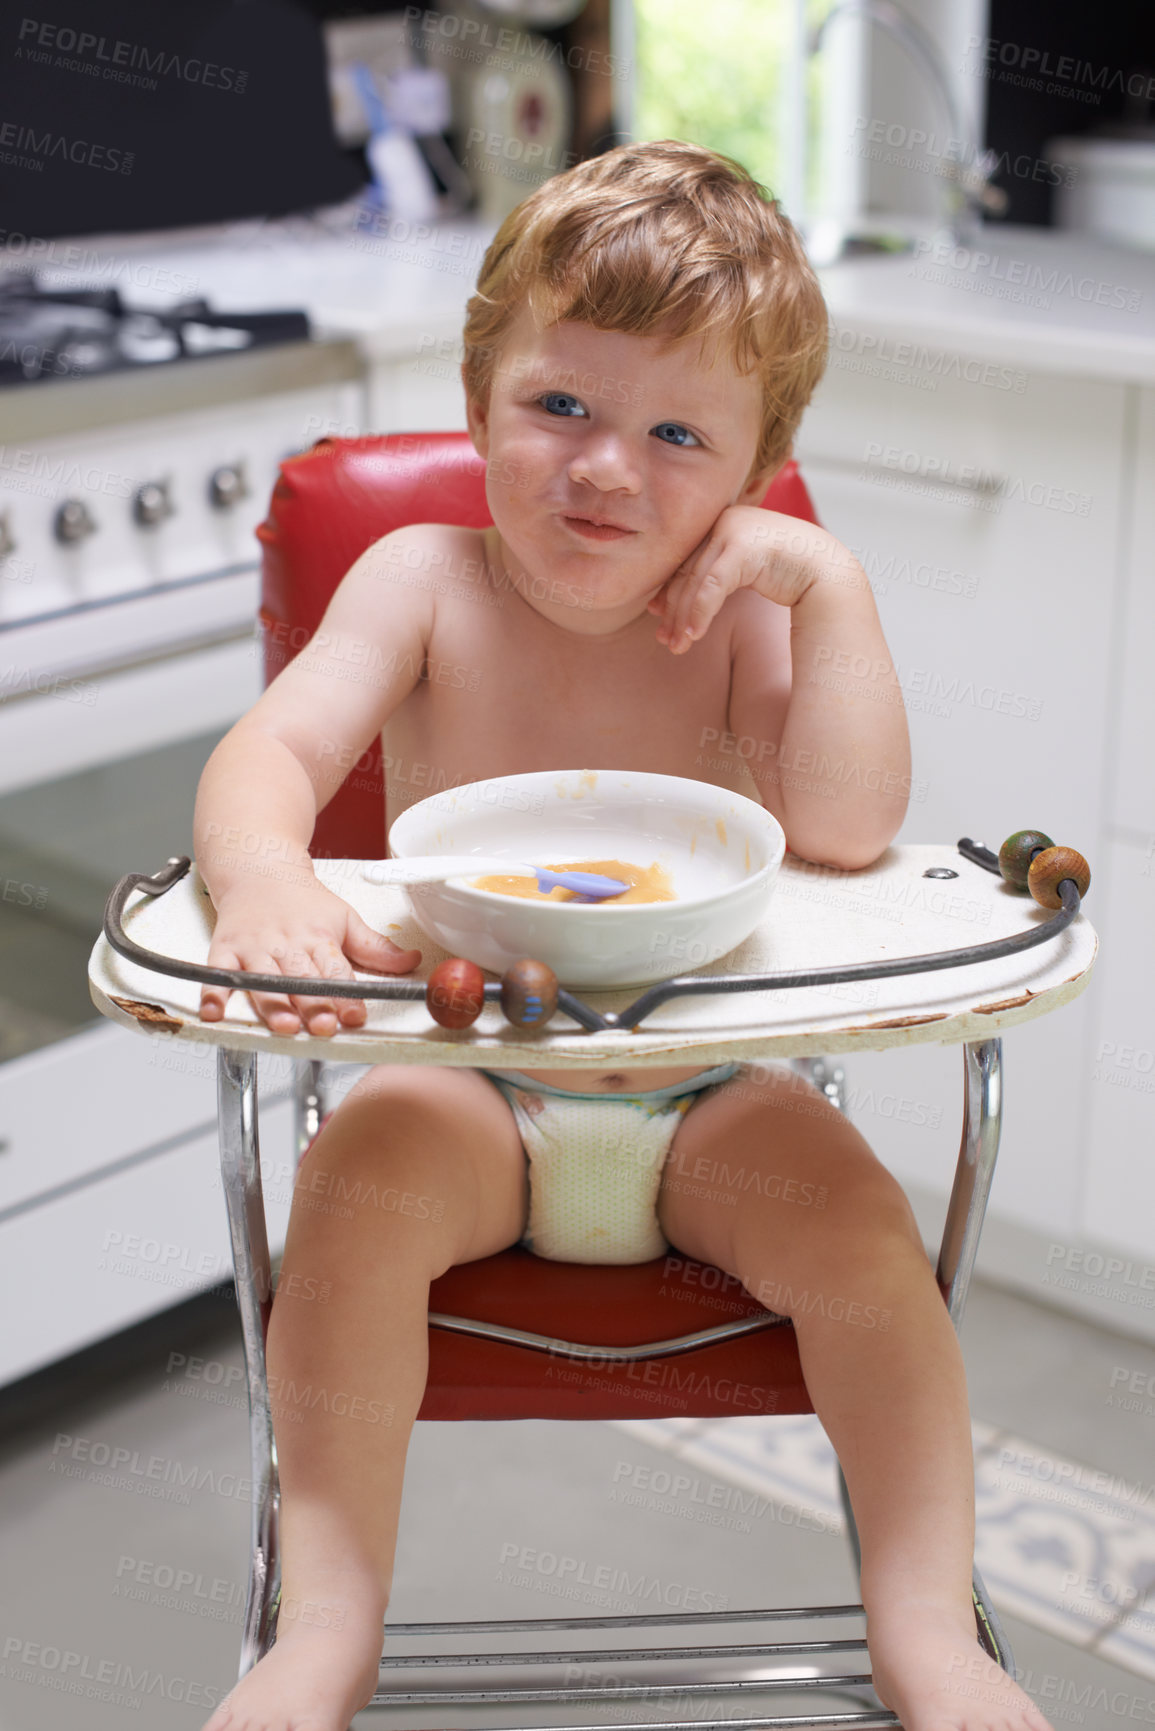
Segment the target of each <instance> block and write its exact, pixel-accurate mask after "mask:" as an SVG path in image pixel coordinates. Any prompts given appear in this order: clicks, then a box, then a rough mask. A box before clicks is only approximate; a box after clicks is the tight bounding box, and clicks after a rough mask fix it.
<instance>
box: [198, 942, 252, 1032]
mask: <svg viewBox="0 0 1155 1731" xmlns="http://www.w3.org/2000/svg"><path fill="white" fill-rule="evenodd" d="M208 965H209V967H210V968H239V967H240V965H241V964H240V962H239V961H238V960H237V958H236V955H235V954H234V953H233V951H232V950H226V949H221V948H218V947H216V946H215V945H214V946H213V947H212V948H210V950H209V960H208ZM233 990H234V988H233V987H232V986H202V987H201V1001H200V1008H199V1010H198V1012H197V1013H198V1015H199V1016H200V1018H201V1021H202V1022H219V1021H220V1019H221V1017H222V1016H223V1015H224V1013H225V1010H226V1008H227V1007H228V1002H229V999H230V998H231V997H232V995H233Z"/></svg>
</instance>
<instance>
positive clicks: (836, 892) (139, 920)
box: [89, 844, 1098, 1070]
mask: <svg viewBox="0 0 1155 1731" xmlns="http://www.w3.org/2000/svg"><path fill="white" fill-rule="evenodd" d="M315 865H316V872H317V877H318V878H319V880H320V881H321V882H322V883H323V884H325V885H326V887H327V888H329V889H332V890H334V891H335V892H336V893H337V894H338V895H340V896H342V897H343V898H344V899H345V900H346V901H347V902H349V903H350V904H351V905H352V906H353V907H354V908H356V910H357V912H358V913H359V914H361V916H362V918H364V919H365V920H366V921H367V922H368V923H369V924H370V925H371V926H372V927H373V928H374V929H375V930H377V931H382V932H386V933H387V934H388V935H389V936H390V937H391V938H393V939H394V941H395V942H396V943H397V944H398V945H399V946H400V947H401V948H402V949H410V948H419V949H420V950H421V952H422V959H421V963H420V965H419V967H418V968H417V969H415V970H414V972H413V973H411V974H402V975H398V976H397V978H399V979H402V980H415V981H422V982H423V981H425V980H427V979H428V978H429V975H430V973H431V972H432V970H433V969H434V968H435V967H436V966H437V964H438V962H441V961H444V960H445V959H446V956H447V955H448V954H449V952H448V951H446V950H444V949H442V948H441V946H440V945H439V944H436V943H434V942H433V941H432V940H431V939H430V938H428V937H427V936H426V935H425V933H424V932H423V931H422V930H421V928H420V927H419V926H418V924H417V922H416V921H415V920H414V918H413V916H412V914H411V913H410V912H409V909H408V906H407V904H406V902H405V897H404V892H403V891H402V890H400V889H398V888H395V887H389V886H384V885H375V884H370V883H366V881H365V880H364V878H363V877H362V876H361V862H360V861H352V860H318V861H316V862H315ZM931 866H949V867H950V868H951V869H952V870H953V871H956V872H957V873H958V876H957V878H927V877H924V876H923V873H924V872H925V871H926V870H927V869H928V867H931ZM153 869H155V868H153ZM1054 917H1055V916H1054V915H1053V914H1051V913H1049V912H1048V911H1047V910H1046V909H1044V908H1041V907H1039V905H1038V903H1037V902H1035V901H1034V900H1033V898H1032V897H1031V896H1029V895H1027V894H1026V893H1025V892H1023V893H1019V892H1017V891H1015V890H1012V889H1010V888H1009V887H1008V886H1007V885H1006V884H1005V883H1004V882H1003V880H1002V878H1001V877H998V876H996V875H995V874H994V873H992V872H989V871H987V870H986V869H985V868H984V867H982V866H979V865H976V864H974V863H973V861H971V860H968V859H966V858H965V857H964V856H963V855H962V854H960V853H959V851H958V849H957V847H955V846H954V845H953V844H944V845H942V846H939V845H937V844H936V845H934V846H930V845H926V844H917V845H916V844H911V845H905V846H897V847H890V848H887V850H886V852H885V853H884V854H882V855H881V857H880V858H879V859H878V860H876V861H875V863H874V865H873V866H869V867H867V868H865V869H864V870H861V871H855V872H844V871H838V870H835V869H833V868H828V867H823V866H814V865H810V864H808V863H807V862H805V861H803V860H799V859H797V858H795V857H794V856H793V855H789V854H788V855H787V857H786V859H785V860H784V862H783V864H782V868H781V872H780V874H779V877H778V880H777V883H776V884H775V886H774V893H773V898H772V900H771V903H770V907H769V911H768V913H767V915H766V918H765V919H764V920H763V921H762V923H761V924H760V925H759V926H758V927H757V929H756V930H755V931H754V932H753V933H752V934H751V935H750V937H749V938H747V939H746V941H745V942H744V943H743V944H740V945H739V946H738V948H737V949H735V950H732V951H731V952H730V954H729V955H727V956H724V957H722V959H721V960H720V961H716V962H713V963H710V964H707V965H705V966H702V967H697V966H696V965H695V961H694V958H693V956H691V955H687V956H684V957H682V956H673V957H671V977H673V976H674V975H675V974H677V975H686V974H695V975H698V976H700V977H703V978H705V977H709V976H710V975H711V974H769V973H781V972H787V971H791V970H795V969H797V970H801V969H803V968H822V967H835V966H845V965H847V964H850V963H855V962H866V961H871V960H874V961H879V962H882V961H889V960H894V959H897V958H899V957H902V956H915V955H924V954H928V953H930V952H932V951H939V950H950V949H965V948H967V947H969V946H970V945H972V944H978V943H984V942H987V941H989V940H992V939H995V938H1001V937H1010V936H1012V935H1013V934H1015V933H1017V932H1023V931H1026V930H1028V929H1029V928H1030V927H1032V926H1036V925H1038V924H1040V923H1042V922H1045V921H1047V920H1050V919H1052V918H1054ZM215 918H216V914H215V910H214V908H213V905H212V901H211V899H210V897H209V894H208V890H207V888H206V887H205V885H204V883H203V881H202V879H201V876H200V873H199V872H198V871H197V868H196V864H195V862H194V863H193V864H192V865H191V866H190V868H189V870H188V872H187V873H186V874H185V876H184V877H183V878H182V879H181V880H180V881H179V882H178V883H177V884H175V885H174V886H173V887H172V889H170V890H167V891H165V893H164V894H163V895H160V896H149V895H147V894H146V893H145V892H144V891H142V890H134V891H133V893H132V895H131V896H130V897H129V899H128V903H127V906H126V908H125V911H124V919H123V925H124V930H125V932H126V934H127V935H128V936H129V937H130V938H132V939H133V940H134V941H135V942H136V943H138V944H141V945H143V946H144V947H145V948H147V949H150V950H155V951H158V952H159V953H161V954H163V955H165V956H171V957H173V958H174V959H175V960H179V961H186V962H199V963H202V964H204V963H207V961H208V951H209V941H210V936H211V933H212V929H213V924H214V921H215ZM1097 950H1098V939H1097V937H1096V935H1095V931H1094V928H1093V927H1092V926H1091V924H1090V923H1089V922H1088V920H1087V919H1086V917H1085V915H1084V914H1082V913H1081V912H1080V913H1079V914H1078V915H1077V916H1076V917H1075V919H1074V920H1072V921H1071V923H1070V925H1069V926H1068V927H1067V929H1066V930H1065V931H1063V932H1061V933H1060V934H1059V935H1058V936H1057V937H1055V938H1051V939H1047V940H1046V941H1045V942H1043V943H1040V944H1037V945H1035V946H1034V947H1033V948H1031V949H1028V950H1025V951H1020V952H1019V953H1018V954H1015V955H1010V956H1002V957H998V958H996V959H994V960H992V961H984V962H970V963H967V964H966V965H965V966H963V967H956V968H945V969H936V970H934V971H932V972H929V973H927V972H923V973H917V974H900V975H897V976H894V977H891V978H887V979H876V980H856V981H847V982H844V983H842V984H834V985H830V984H827V985H825V986H822V985H819V986H790V987H783V988H779V989H772V990H755V991H744V992H717V993H701V994H697V993H695V994H691V995H688V996H686V997H683V998H675V999H670V1000H668V1001H667V1002H666V1003H664V1004H660V1005H659V1006H658V1007H657V1009H655V1010H653V1011H651V1013H650V1014H649V1015H648V1016H647V1017H646V1019H645V1021H643V1022H642V1023H641V1024H640V1025H639V1027H638V1029H637V1031H636V1032H633V1033H631V1032H629V1031H628V1030H626V1029H622V1028H614V1029H606V1030H598V1031H595V1032H590V1033H586V1032H585V1031H583V1029H581V1028H580V1027H579V1026H578V1025H577V1023H575V1022H573V1021H571V1019H570V1018H569V1017H568V1016H567V1015H565V1014H564V1013H563V1012H562V1011H561V1010H560V1009H559V1010H558V1011H557V1012H556V1013H555V1015H554V1017H553V1019H552V1021H551V1022H549V1024H548V1025H547V1026H546V1027H544V1028H540V1029H537V1030H533V1031H528V1030H526V1029H522V1028H515V1027H513V1026H512V1025H511V1024H510V1023H509V1022H507V1021H506V1020H505V1017H504V1015H503V1014H502V1010H501V1006H500V1004H499V1003H497V1002H489V1001H487V1002H486V1003H485V1005H484V1006H483V1008H482V1011H481V1015H480V1016H479V1017H478V1019H477V1021H476V1022H474V1024H473V1026H472V1027H469V1028H463V1029H460V1030H449V1029H446V1028H442V1027H439V1026H438V1025H437V1023H435V1022H434V1021H433V1019H432V1017H431V1016H430V1014H429V1012H428V1010H427V1009H426V1007H425V1002H424V999H423V998H413V999H407V1000H390V999H378V1000H376V1001H373V1000H369V1001H368V1003H367V1010H368V1016H367V1020H366V1022H365V1023H364V1024H363V1025H362V1027H360V1028H358V1029H356V1030H354V1031H349V1032H346V1031H342V1030H339V1031H338V1032H337V1033H335V1034H333V1035H332V1036H331V1037H320V1036H316V1037H314V1036H312V1035H309V1034H307V1033H306V1032H304V1030H302V1031H301V1032H299V1033H298V1034H295V1035H293V1036H290V1037H287V1038H286V1037H285V1036H278V1035H275V1034H273V1033H271V1032H270V1031H269V1029H268V1028H267V1027H266V1026H265V1024H264V1023H263V1022H262V1021H261V1020H260V1018H259V1017H258V1016H257V1014H256V1012H255V1010H254V1009H253V1008H252V1006H251V1004H250V1003H249V1000H248V998H247V997H246V996H245V994H244V993H242V992H235V993H234V994H233V996H232V997H231V998H230V999H229V1004H228V1011H227V1014H226V1015H225V1016H224V1018H223V1019H222V1020H221V1021H218V1022H203V1021H201V1019H200V1017H199V1015H198V1013H197V1007H198V1005H199V1003H200V996H201V990H202V988H201V985H200V983H199V982H197V981H193V980H180V979H175V978H173V977H171V976H169V975H166V974H161V973H157V972H155V971H153V970H152V969H148V968H144V967H141V966H139V965H137V964H136V963H133V962H129V961H127V960H125V958H124V957H122V956H121V955H119V954H118V953H117V952H116V951H115V950H114V949H113V948H112V947H111V945H110V944H109V943H108V942H107V941H106V939H105V937H104V935H103V933H102V934H101V936H100V937H99V938H98V939H97V941H96V944H95V945H94V947H93V950H92V955H91V958H90V960H89V990H90V992H91V995H92V1000H93V1002H94V1003H95V1005H96V1007H97V1009H99V1010H100V1011H101V1012H102V1013H103V1014H104V1015H106V1016H108V1017H109V1018H110V1020H112V1021H114V1022H120V1023H121V1024H122V1025H123V1026H124V1027H126V1028H133V1029H136V1030H138V1031H139V1032H142V1033H147V1034H152V1035H154V1036H163V1037H166V1038H178V1039H185V1040H197V1041H204V1042H207V1043H210V1044H215V1045H221V1046H229V1047H232V1048H234V1049H238V1050H242V1051H260V1052H279V1053H284V1054H286V1055H287V1056H289V1057H294V1058H305V1057H309V1058H327V1059H328V1060H329V1061H331V1062H334V1063H350V1064H377V1063H396V1064H400V1063H404V1064H464V1065H467V1066H470V1065H471V1066H478V1065H483V1066H486V1067H489V1066H497V1067H500V1068H505V1069H517V1070H525V1069H531V1070H532V1069H535V1068H536V1069H577V1068H596V1067H601V1066H603V1065H605V1066H611V1065H614V1066H618V1067H621V1066H622V1065H624V1064H626V1063H629V1064H631V1065H634V1066H638V1067H643V1066H651V1067H652V1066H661V1065H671V1064H683V1063H696V1064H697V1063H700V1064H702V1065H703V1066H707V1065H711V1064H717V1063H723V1062H727V1061H730V1060H743V1059H754V1058H794V1057H811V1056H814V1055H817V1054H821V1053H826V1054H834V1053H837V1052H852V1051H859V1050H861V1051H881V1050H882V1049H883V1048H885V1047H889V1046H905V1045H916V1044H922V1043H925V1042H936V1043H939V1044H944V1045H951V1044H956V1043H958V1042H961V1041H970V1040H983V1039H988V1038H990V1037H991V1036H992V1035H994V1034H997V1033H998V1032H999V1031H1000V1030H1001V1029H1003V1028H1006V1027H1012V1026H1014V1025H1015V1024H1016V1023H1018V1022H1025V1021H1030V1020H1032V1019H1033V1018H1034V1017H1035V1016H1041V1015H1045V1014H1046V1013H1047V1012H1048V1011H1050V1010H1054V1009H1058V1008H1059V1006H1060V1005H1062V1004H1065V1003H1068V1002H1069V1001H1070V1000H1071V999H1072V998H1075V997H1077V996H1078V995H1079V993H1080V992H1081V991H1082V990H1083V987H1084V986H1085V985H1086V983H1087V980H1088V978H1089V977H1090V972H1091V967H1092V965H1093V963H1094V959H1095V955H1096V952H1097ZM356 977H357V978H358V979H363V980H366V981H370V980H375V979H379V978H381V977H382V976H379V975H372V974H361V973H358V974H357V975H356ZM487 977H489V978H496V976H494V975H490V976H487ZM645 990H647V988H646V987H643V986H636V987H632V988H615V989H614V990H613V991H606V992H593V991H588V990H584V989H583V990H582V991H580V992H577V993H575V996H577V997H580V998H582V999H583V1000H584V1002H586V1003H588V1004H589V1005H590V1006H591V1008H593V1009H595V1010H597V1011H599V1012H600V1013H601V1014H603V1015H605V1014H608V1013H609V1012H611V1011H620V1010H624V1009H626V1008H627V1007H628V1006H629V1005H630V1004H632V1003H634V1002H636V1000H637V999H638V998H640V997H641V995H642V993H643V992H644V991H645Z"/></svg>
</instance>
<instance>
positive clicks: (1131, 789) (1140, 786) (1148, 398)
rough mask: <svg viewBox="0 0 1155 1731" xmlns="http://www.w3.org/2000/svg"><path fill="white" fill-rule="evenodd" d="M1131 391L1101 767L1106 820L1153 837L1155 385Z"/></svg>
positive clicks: (1149, 888)
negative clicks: (1115, 661) (1113, 734)
mask: <svg viewBox="0 0 1155 1731" xmlns="http://www.w3.org/2000/svg"><path fill="white" fill-rule="evenodd" d="M1135 397H1136V399H1137V401H1136V416H1135V452H1134V458H1133V461H1132V463H1131V465H1130V468H1129V471H1128V476H1127V481H1128V499H1127V504H1128V507H1129V509H1128V512H1127V526H1126V529H1125V532H1124V542H1125V550H1126V556H1127V571H1126V584H1125V588H1124V593H1123V597H1122V617H1121V620H1120V630H1119V653H1120V669H1119V672H1120V682H1119V684H1120V703H1119V733H1118V749H1117V751H1116V752H1115V753H1114V757H1113V761H1111V762H1108V763H1107V765H1106V766H1105V767H1106V771H1107V776H1108V786H1109V788H1110V790H1111V811H1110V816H1111V821H1112V823H1114V824H1117V825H1118V826H1119V827H1120V828H1121V829H1124V830H1127V831H1130V832H1131V833H1132V834H1134V833H1135V832H1141V833H1142V834H1144V835H1145V836H1146V837H1147V838H1148V840H1150V838H1152V837H1155V677H1153V664H1155V390H1152V389H1149V388H1148V389H1146V390H1140V391H1136V392H1135ZM1151 893H1152V885H1151V884H1150V883H1149V884H1148V885H1147V894H1148V896H1150V894H1151Z"/></svg>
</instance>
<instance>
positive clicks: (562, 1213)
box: [482, 1064, 738, 1264]
mask: <svg viewBox="0 0 1155 1731" xmlns="http://www.w3.org/2000/svg"><path fill="white" fill-rule="evenodd" d="M737 1069H738V1065H737V1064H720V1065H717V1066H716V1067H715V1068H714V1069H712V1070H703V1071H700V1072H699V1074H698V1075H697V1076H690V1077H688V1078H687V1079H686V1080H685V1081H684V1082H675V1083H674V1084H673V1085H672V1086H671V1087H669V1088H657V1089H652V1090H651V1091H650V1092H649V1093H643V1094H630V1095H621V1094H609V1095H608V1094H579V1093H574V1092H571V1091H569V1090H567V1089H564V1088H547V1087H545V1086H544V1085H543V1084H542V1083H540V1082H535V1081H534V1080H533V1079H532V1078H531V1077H529V1076H525V1075H523V1074H522V1073H521V1072H520V1071H518V1070H483V1071H482V1075H484V1076H488V1077H489V1079H490V1081H491V1082H492V1083H493V1084H494V1086H495V1087H496V1088H499V1089H500V1090H501V1092H502V1094H503V1095H504V1096H505V1098H506V1099H507V1100H508V1101H509V1103H510V1106H511V1107H512V1109H513V1114H514V1118H515V1119H516V1121H517V1128H518V1132H519V1134H520V1136H521V1139H522V1144H523V1146H524V1148H525V1152H526V1156H527V1158H528V1160H529V1184H530V1207H529V1224H528V1226H527V1229H526V1232H525V1235H524V1237H523V1238H522V1239H521V1243H522V1244H523V1245H524V1246H525V1248H526V1249H527V1250H531V1251H532V1252H533V1253H534V1255H535V1256H542V1257H545V1258H546V1259H547V1260H549V1261H552V1262H595V1263H597V1262H600V1263H607V1264H608V1263H620V1262H650V1261H652V1260H653V1258H654V1257H656V1256H661V1255H662V1254H663V1253H664V1252H665V1251H666V1250H667V1249H668V1248H669V1245H668V1242H667V1240H666V1239H665V1238H664V1237H663V1235H662V1231H661V1228H660V1227H659V1225H658V1214H657V1198H658V1191H659V1189H660V1186H661V1179H662V1167H663V1166H664V1165H665V1160H666V1155H667V1153H668V1152H669V1148H670V1144H671V1142H672V1141H673V1139H674V1136H675V1134H676V1132H677V1129H678V1126H679V1124H680V1123H681V1122H682V1119H683V1117H684V1116H685V1114H686V1112H688V1111H689V1109H690V1107H691V1106H692V1105H693V1104H694V1100H693V1096H694V1095H695V1094H696V1093H698V1092H700V1090H701V1089H703V1088H710V1087H716V1086H717V1085H718V1084H720V1083H722V1082H727V1081H729V1079H730V1077H731V1076H733V1075H734V1074H735V1073H736V1071H737Z"/></svg>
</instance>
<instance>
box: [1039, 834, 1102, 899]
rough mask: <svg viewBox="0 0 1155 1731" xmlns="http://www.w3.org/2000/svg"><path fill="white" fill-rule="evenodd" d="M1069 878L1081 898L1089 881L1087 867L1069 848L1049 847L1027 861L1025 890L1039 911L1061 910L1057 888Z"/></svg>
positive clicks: (1084, 861)
mask: <svg viewBox="0 0 1155 1731" xmlns="http://www.w3.org/2000/svg"><path fill="white" fill-rule="evenodd" d="M1064 878H1071V879H1072V880H1073V882H1074V885H1075V888H1076V889H1077V890H1078V892H1079V895H1080V896H1085V895H1086V893H1087V889H1088V887H1089V885H1090V882H1091V868H1090V866H1089V865H1088V864H1087V862H1086V860H1085V859H1084V858H1083V856H1082V854H1081V853H1076V852H1075V850H1074V848H1073V847H1049V848H1048V849H1047V851H1046V853H1040V854H1036V855H1035V858H1034V859H1033V860H1032V861H1031V870H1030V875H1029V878H1028V882H1027V887H1028V889H1029V890H1030V892H1031V894H1032V895H1033V896H1034V898H1035V900H1036V901H1037V902H1038V904H1039V906H1040V907H1042V908H1061V907H1062V905H1063V901H1062V897H1061V896H1060V895H1059V885H1060V884H1061V883H1062V881H1063V879H1064Z"/></svg>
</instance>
